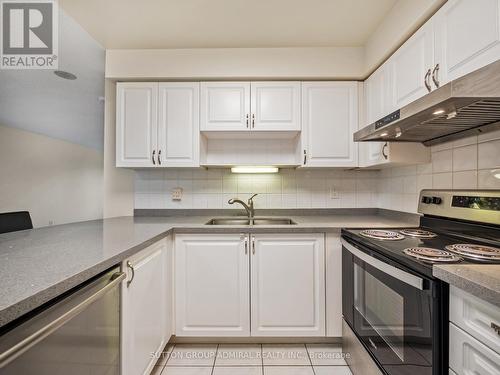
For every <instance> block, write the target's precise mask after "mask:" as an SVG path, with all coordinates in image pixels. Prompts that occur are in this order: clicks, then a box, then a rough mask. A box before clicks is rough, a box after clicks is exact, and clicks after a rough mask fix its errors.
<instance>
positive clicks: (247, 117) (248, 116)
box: [246, 113, 250, 128]
mask: <svg viewBox="0 0 500 375" xmlns="http://www.w3.org/2000/svg"><path fill="white" fill-rule="evenodd" d="M249 118H250V115H249V114H248V113H247V115H246V119H247V120H246V124H247V128H248V121H249Z"/></svg>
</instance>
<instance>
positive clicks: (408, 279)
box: [341, 238, 424, 290]
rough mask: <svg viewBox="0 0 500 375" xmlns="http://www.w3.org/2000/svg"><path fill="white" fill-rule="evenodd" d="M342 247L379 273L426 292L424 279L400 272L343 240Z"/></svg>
mask: <svg viewBox="0 0 500 375" xmlns="http://www.w3.org/2000/svg"><path fill="white" fill-rule="evenodd" d="M341 242H342V246H344V247H345V248H346V249H347V250H348V251H349V252H350V253H351V254H352V255H354V256H355V257H356V258H359V259H361V260H362V261H364V262H365V263H368V264H369V265H370V266H372V267H375V268H376V269H378V270H379V271H382V272H384V273H386V274H388V275H389V276H392V277H394V278H396V279H398V280H400V281H402V282H404V283H406V284H408V285H411V286H413V287H414V288H417V289H420V290H424V279H422V278H420V277H418V276H415V275H412V274H411V273H408V272H405V271H403V270H400V269H399V268H396V267H394V266H391V265H390V264H387V263H385V262H382V261H381V260H378V259H377V258H374V257H372V256H370V255H368V254H366V253H364V252H362V251H361V250H359V249H357V248H356V247H354V246H353V245H351V244H350V243H349V242H347V241H346V240H344V239H343V238H342V240H341Z"/></svg>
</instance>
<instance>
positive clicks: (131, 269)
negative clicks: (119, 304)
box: [127, 260, 135, 288]
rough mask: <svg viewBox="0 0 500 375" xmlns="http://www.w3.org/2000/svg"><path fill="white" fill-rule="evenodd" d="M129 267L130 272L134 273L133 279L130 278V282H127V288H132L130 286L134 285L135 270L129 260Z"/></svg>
mask: <svg viewBox="0 0 500 375" xmlns="http://www.w3.org/2000/svg"><path fill="white" fill-rule="evenodd" d="M127 267H128V268H129V269H130V271H132V277H131V278H130V280H127V288H128V287H129V286H130V284H132V281H134V277H135V269H134V266H133V265H132V263H130V261H129V260H128V261H127Z"/></svg>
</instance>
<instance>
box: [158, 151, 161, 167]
mask: <svg viewBox="0 0 500 375" xmlns="http://www.w3.org/2000/svg"><path fill="white" fill-rule="evenodd" d="M158 165H161V150H159V151H158Z"/></svg>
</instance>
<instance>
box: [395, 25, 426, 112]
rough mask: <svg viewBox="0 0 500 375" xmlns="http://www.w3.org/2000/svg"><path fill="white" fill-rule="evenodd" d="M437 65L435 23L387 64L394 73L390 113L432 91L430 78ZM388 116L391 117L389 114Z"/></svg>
mask: <svg viewBox="0 0 500 375" xmlns="http://www.w3.org/2000/svg"><path fill="white" fill-rule="evenodd" d="M433 62H434V29H433V25H432V22H428V23H426V24H425V25H424V26H422V27H421V28H420V29H419V30H418V31H417V32H416V33H415V34H414V35H413V36H412V37H411V38H410V39H408V41H407V42H406V43H405V44H403V46H401V48H399V49H398V50H397V51H396V53H394V55H393V56H392V57H391V58H390V59H389V61H388V62H387V63H386V64H388V65H389V69H391V70H392V85H393V90H394V91H393V103H391V104H389V105H388V106H387V108H386V110H389V112H391V111H392V110H394V109H397V108H401V107H402V106H405V105H407V104H409V103H411V102H413V101H414V100H416V99H418V98H421V97H422V96H424V95H426V94H427V93H429V92H430V91H431V90H432V86H431V75H432V67H433ZM386 114H388V113H386Z"/></svg>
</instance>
